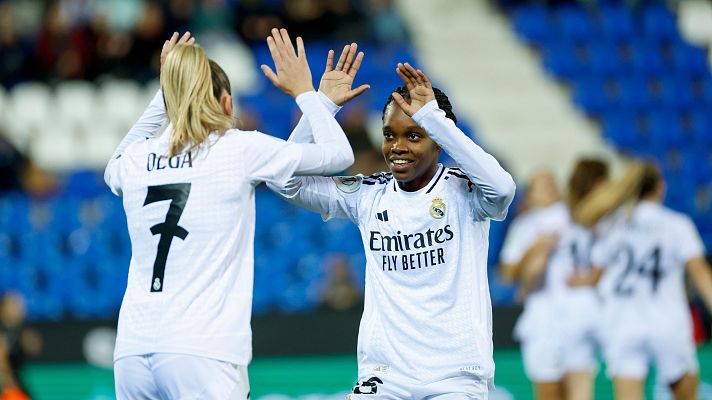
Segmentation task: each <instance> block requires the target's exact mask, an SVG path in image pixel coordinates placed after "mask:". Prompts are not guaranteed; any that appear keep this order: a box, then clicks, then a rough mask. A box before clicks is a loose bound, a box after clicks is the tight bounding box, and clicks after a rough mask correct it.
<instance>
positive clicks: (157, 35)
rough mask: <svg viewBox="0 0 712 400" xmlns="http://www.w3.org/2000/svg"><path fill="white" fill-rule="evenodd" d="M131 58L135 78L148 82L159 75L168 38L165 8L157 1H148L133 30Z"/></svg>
mask: <svg viewBox="0 0 712 400" xmlns="http://www.w3.org/2000/svg"><path fill="white" fill-rule="evenodd" d="M133 37H134V40H133V45H132V46H131V51H130V52H129V54H128V56H129V60H131V62H132V63H133V67H132V69H133V70H134V74H133V76H132V77H133V78H134V79H136V80H138V81H139V82H143V83H145V82H148V81H150V80H151V79H154V78H155V77H157V76H158V73H159V71H160V65H161V47H162V46H163V42H164V40H165V38H166V33H165V17H164V13H163V9H162V8H161V7H160V6H159V5H158V4H157V3H146V5H145V6H144V8H143V12H141V14H140V17H139V19H138V21H136V26H135V27H134V31H133Z"/></svg>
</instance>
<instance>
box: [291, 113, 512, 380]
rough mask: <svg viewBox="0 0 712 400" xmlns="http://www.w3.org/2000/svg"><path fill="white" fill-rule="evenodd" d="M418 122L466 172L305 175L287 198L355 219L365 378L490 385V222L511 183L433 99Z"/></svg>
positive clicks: (503, 206)
mask: <svg viewBox="0 0 712 400" xmlns="http://www.w3.org/2000/svg"><path fill="white" fill-rule="evenodd" d="M413 119H414V120H415V121H416V122H417V123H418V124H419V125H420V126H422V127H423V128H424V129H425V130H426V131H427V132H428V134H429V135H430V137H431V138H432V139H433V140H435V141H436V142H437V143H438V144H440V145H441V147H443V149H445V151H447V152H448V154H449V155H450V156H451V157H452V158H453V159H455V160H456V161H457V162H458V163H459V164H460V166H461V167H462V169H459V168H446V167H443V166H442V165H441V166H439V168H438V171H437V173H436V174H435V176H434V177H433V178H432V180H431V181H430V182H429V183H428V184H427V185H426V186H425V187H423V188H422V189H420V190H418V191H415V192H405V191H402V190H401V189H400V188H399V187H398V184H397V183H396V181H395V179H393V177H392V175H391V174H390V173H379V174H375V175H372V176H370V177H365V178H364V177H362V176H356V177H337V178H326V177H304V178H296V179H294V180H292V181H290V184H289V185H288V186H287V187H286V188H284V189H283V190H282V195H283V196H286V197H288V198H289V199H290V201H292V202H293V203H296V204H298V205H300V206H302V207H305V208H307V209H309V210H312V211H315V212H318V213H320V214H322V216H323V218H324V219H325V220H327V219H330V218H348V219H350V220H351V221H353V222H354V223H355V224H357V225H358V227H359V229H360V231H361V237H362V241H363V245H364V249H365V253H366V288H365V304H364V312H363V317H362V319H361V325H360V329H359V339H358V363H359V376H361V377H370V376H373V375H377V374H380V373H384V374H387V373H388V372H387V371H389V370H395V371H398V374H399V376H406V377H408V378H411V379H415V380H417V381H420V382H427V381H434V380H437V379H439V378H443V377H448V376H456V375H461V374H474V375H477V376H479V377H482V378H484V379H487V380H488V381H490V382H491V380H492V377H493V375H494V362H493V359H492V316H491V312H492V311H491V303H490V296H489V288H488V285H487V249H488V235H489V219H490V218H494V219H503V218H504V217H505V216H506V213H507V207H508V206H509V203H510V202H511V199H512V196H513V193H514V182H513V181H512V179H511V177H510V176H509V174H508V173H507V172H506V171H504V170H503V169H502V168H501V167H500V166H499V164H498V163H497V161H496V160H495V159H494V158H493V157H492V156H490V155H488V154H487V153H485V152H484V151H483V150H482V149H481V148H479V147H478V146H477V145H476V144H474V143H473V142H472V141H471V140H470V139H469V138H467V137H466V136H465V135H464V134H463V133H462V132H461V131H460V130H459V129H458V128H457V127H456V126H455V124H454V123H453V122H452V121H450V120H449V119H446V118H445V114H444V112H442V111H441V110H439V109H438V108H437V103H436V102H435V101H432V102H430V103H428V104H427V105H426V106H425V107H423V109H421V110H420V111H419V112H418V113H416V115H414V116H413Z"/></svg>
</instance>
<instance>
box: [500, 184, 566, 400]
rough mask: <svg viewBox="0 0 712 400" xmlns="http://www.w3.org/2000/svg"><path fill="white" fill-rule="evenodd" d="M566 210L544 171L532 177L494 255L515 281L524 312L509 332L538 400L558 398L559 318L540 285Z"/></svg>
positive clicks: (506, 275)
mask: <svg viewBox="0 0 712 400" xmlns="http://www.w3.org/2000/svg"><path fill="white" fill-rule="evenodd" d="M569 221H570V218H569V212H568V209H567V208H566V204H564V203H563V202H562V201H561V195H560V193H559V189H558V188H557V186H556V182H555V181H554V177H553V175H552V174H551V173H550V172H549V171H540V172H538V173H536V174H535V175H534V176H533V177H532V179H531V181H530V183H529V187H528V188H527V193H526V196H525V198H524V201H523V203H522V207H521V213H520V214H519V215H518V216H517V217H516V218H515V219H514V221H512V224H511V225H510V227H509V229H508V231H507V237H506V239H505V242H504V246H503V247H502V251H501V253H500V273H501V275H502V279H503V280H504V281H507V282H518V283H519V290H518V294H517V297H518V299H519V301H523V302H524V311H523V313H522V315H521V316H520V317H519V320H518V321H517V324H516V326H515V329H514V336H515V338H516V339H517V340H518V341H519V342H520V343H521V350H522V358H523V361H524V369H525V372H526V374H527V377H529V380H531V381H532V382H533V384H534V393H535V394H536V397H537V398H538V399H542V400H556V399H563V394H564V389H563V376H564V372H563V370H562V368H561V366H560V363H559V360H558V355H559V352H558V347H557V345H558V342H559V340H558V338H557V336H556V335H555V333H556V331H555V330H554V327H556V326H557V323H558V322H559V319H558V318H557V316H556V313H555V312H554V310H553V309H554V303H553V300H552V296H551V294H550V293H549V291H548V290H547V288H546V286H545V285H544V279H545V272H546V267H547V264H548V262H549V257H550V255H551V253H552V252H553V251H554V248H555V247H556V244H557V241H558V238H559V236H560V235H561V234H562V233H563V231H564V230H565V229H566V228H567V227H568V226H569Z"/></svg>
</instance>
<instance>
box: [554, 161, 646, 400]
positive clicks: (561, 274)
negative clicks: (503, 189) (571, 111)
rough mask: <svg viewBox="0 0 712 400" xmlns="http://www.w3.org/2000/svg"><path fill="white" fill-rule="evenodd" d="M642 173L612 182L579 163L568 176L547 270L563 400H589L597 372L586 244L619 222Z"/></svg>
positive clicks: (601, 168) (634, 170)
mask: <svg viewBox="0 0 712 400" xmlns="http://www.w3.org/2000/svg"><path fill="white" fill-rule="evenodd" d="M641 173H642V168H641V166H640V165H639V164H633V165H631V166H630V167H629V168H628V169H627V170H626V171H625V173H624V175H623V177H622V178H621V179H618V180H611V179H609V172H608V166H607V165H606V164H605V163H604V162H602V161H599V160H593V159H582V160H579V161H578V162H577V164H576V166H575V167H574V171H573V172H572V174H571V177H570V178H569V184H568V198H567V206H568V210H567V212H568V214H569V216H570V224H569V225H568V227H567V228H566V229H564V230H563V231H562V232H561V236H560V237H559V240H558V243H557V245H556V248H555V250H554V251H553V253H552V254H551V258H550V260H549V264H548V266H547V268H546V272H547V274H546V287H547V288H548V290H549V293H550V294H551V296H552V301H553V303H554V305H553V308H552V310H551V311H550V312H551V313H553V314H554V316H555V318H556V323H555V328H553V329H555V330H556V331H557V332H556V335H555V337H556V340H557V349H556V351H557V358H558V365H559V368H560V369H561V371H562V372H563V383H564V385H563V389H564V397H565V398H566V399H568V400H588V399H592V398H593V387H594V381H595V375H596V372H597V371H598V358H597V351H598V349H599V347H600V339H599V338H600V335H599V327H600V315H601V304H600V300H599V298H598V295H597V293H596V288H595V287H594V285H595V282H596V278H597V275H596V274H595V273H594V274H592V273H591V264H590V251H591V246H593V244H594V243H595V241H596V240H598V239H599V238H600V237H604V236H605V235H606V234H607V232H608V231H610V229H611V227H613V226H615V225H616V224H619V223H620V220H621V218H622V210H621V209H620V207H621V205H623V204H624V203H625V202H626V201H628V200H630V199H631V198H632V196H634V195H635V193H636V189H637V187H638V186H637V184H638V182H639V180H640V175H641ZM581 220H583V221H585V222H586V225H585V226H584V225H582V224H581V223H579V222H581Z"/></svg>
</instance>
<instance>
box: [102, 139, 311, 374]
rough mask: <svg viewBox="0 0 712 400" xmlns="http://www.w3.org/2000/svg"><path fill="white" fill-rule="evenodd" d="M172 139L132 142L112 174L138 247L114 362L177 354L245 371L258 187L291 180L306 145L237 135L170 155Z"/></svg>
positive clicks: (134, 249) (248, 354) (134, 248)
mask: <svg viewBox="0 0 712 400" xmlns="http://www.w3.org/2000/svg"><path fill="white" fill-rule="evenodd" d="M169 136H170V135H169V134H168V133H167V132H166V133H164V134H163V135H162V136H160V137H158V138H152V139H146V140H139V141H137V142H135V143H133V144H131V145H130V146H129V147H128V148H127V149H126V151H125V152H124V153H123V154H122V155H121V157H120V158H118V159H116V160H113V161H112V162H113V165H112V164H110V168H109V169H108V170H107V182H108V183H109V185H110V187H111V188H112V190H113V191H114V192H115V193H117V194H122V195H123V203H124V209H125V210H126V217H127V221H128V228H129V235H130V237H131V250H132V256H131V264H130V267H129V276H128V286H127V288H126V293H125V295H124V299H123V302H122V305H121V311H120V315H119V324H118V337H117V341H116V349H115V353H114V359H115V360H116V359H119V358H122V357H126V356H133V355H143V354H150V353H179V354H190V355H196V356H201V357H207V358H213V359H217V360H222V361H227V362H231V363H234V364H239V365H247V363H248V362H249V360H250V358H251V353H252V350H251V349H252V343H251V341H252V336H251V329H250V318H251V308H252V284H253V241H254V227H255V201H254V188H255V186H257V184H259V183H260V182H265V181H266V182H270V183H274V184H283V183H284V182H286V180H287V179H288V178H289V177H291V176H292V175H293V173H294V171H295V169H296V168H297V166H298V164H299V160H300V158H301V148H300V147H299V146H298V145H296V144H293V143H287V142H284V141H281V140H278V139H275V138H272V137H269V136H267V135H264V134H261V133H259V132H243V131H239V130H236V129H233V130H229V131H227V132H226V133H225V134H224V135H222V136H218V135H217V134H212V135H210V137H209V138H208V139H207V141H206V142H207V143H204V144H203V145H201V146H200V148H199V149H198V150H197V151H196V150H193V151H192V152H183V153H180V154H178V155H176V156H174V157H166V156H165V154H167V152H168V140H169Z"/></svg>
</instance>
